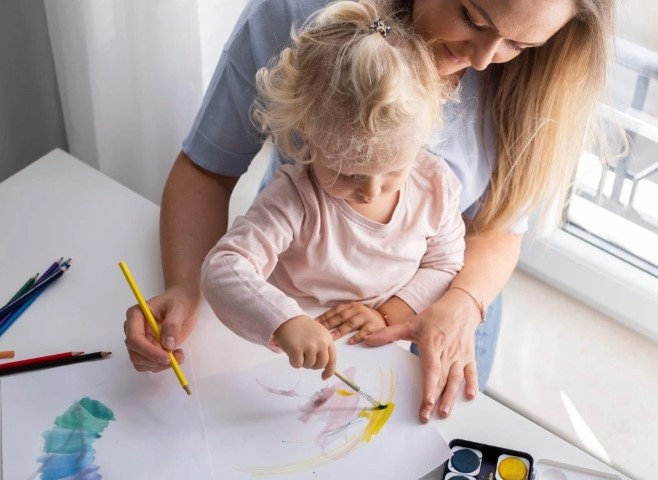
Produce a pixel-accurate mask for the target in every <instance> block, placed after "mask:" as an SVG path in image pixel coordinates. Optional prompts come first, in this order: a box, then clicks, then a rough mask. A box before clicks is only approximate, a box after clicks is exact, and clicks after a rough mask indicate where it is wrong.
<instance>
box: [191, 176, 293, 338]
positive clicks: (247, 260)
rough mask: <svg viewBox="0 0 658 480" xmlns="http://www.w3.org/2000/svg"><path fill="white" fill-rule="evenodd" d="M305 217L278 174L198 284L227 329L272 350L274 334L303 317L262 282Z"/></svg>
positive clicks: (285, 179) (227, 238)
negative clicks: (295, 318)
mask: <svg viewBox="0 0 658 480" xmlns="http://www.w3.org/2000/svg"><path fill="white" fill-rule="evenodd" d="M304 218H305V215H304V207H303V202H302V201H301V200H300V192H298V191H297V189H296V186H295V185H294V183H293V181H292V179H291V178H290V177H289V175H287V174H285V173H283V172H280V173H279V175H277V177H276V178H275V179H274V181H273V182H272V184H271V185H270V186H269V187H268V188H266V189H265V190H264V191H263V192H261V194H260V195H258V197H257V198H256V200H255V201H254V203H253V205H252V206H251V208H249V210H248V211H247V213H246V214H245V216H244V217H238V218H237V219H236V220H235V222H234V224H233V226H232V227H231V228H230V229H229V231H228V232H227V233H226V235H224V236H223V237H222V238H221V239H220V241H219V242H218V243H217V245H215V247H214V248H213V249H212V250H211V251H210V253H209V254H208V256H207V257H206V259H205V261H204V263H203V266H202V268H201V285H202V289H203V293H204V295H205V297H206V299H207V300H208V303H209V304H210V306H211V307H212V309H213V310H214V312H215V314H216V315H217V317H218V318H219V319H220V320H221V321H222V322H223V323H224V324H225V325H226V326H227V327H229V328H230V329H231V330H233V332H235V333H236V334H238V335H240V336H241V337H243V338H245V339H247V340H249V341H251V342H254V343H258V344H261V345H264V346H267V347H269V348H272V347H273V345H272V344H271V340H272V335H273V333H274V331H275V330H276V329H277V328H279V327H280V326H281V324H282V323H283V322H285V321H286V320H288V319H291V318H294V317H298V316H300V315H304V311H303V310H302V309H301V307H300V306H299V305H298V304H297V302H296V301H295V300H294V299H292V298H290V297H288V296H287V295H285V294H284V293H283V292H282V291H281V290H279V289H278V288H276V287H275V286H273V285H271V284H269V283H268V282H267V281H266V279H267V278H268V277H269V276H270V274H271V273H272V271H273V270H274V268H275V266H276V264H277V262H278V257H279V254H281V253H282V252H284V251H285V250H286V249H287V248H288V247H289V245H290V243H291V242H292V240H293V238H294V236H295V235H297V234H298V233H299V231H300V228H301V224H302V222H303V219H304Z"/></svg>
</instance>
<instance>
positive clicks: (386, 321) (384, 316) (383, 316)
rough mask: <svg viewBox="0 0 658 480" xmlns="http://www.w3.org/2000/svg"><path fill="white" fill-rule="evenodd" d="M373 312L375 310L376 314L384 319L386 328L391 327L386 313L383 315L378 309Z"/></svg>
mask: <svg viewBox="0 0 658 480" xmlns="http://www.w3.org/2000/svg"><path fill="white" fill-rule="evenodd" d="M373 310H374V311H375V312H377V313H379V314H380V315H381V316H382V318H383V319H384V323H385V324H386V326H387V327H388V326H389V324H388V315H386V314H385V313H382V312H381V311H380V310H378V309H377V308H374V309H373Z"/></svg>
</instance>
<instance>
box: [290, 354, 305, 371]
mask: <svg viewBox="0 0 658 480" xmlns="http://www.w3.org/2000/svg"><path fill="white" fill-rule="evenodd" d="M288 361H289V362H290V365H291V366H292V367H293V368H301V367H302V366H303V365H304V353H303V352H301V351H294V352H289V353H288Z"/></svg>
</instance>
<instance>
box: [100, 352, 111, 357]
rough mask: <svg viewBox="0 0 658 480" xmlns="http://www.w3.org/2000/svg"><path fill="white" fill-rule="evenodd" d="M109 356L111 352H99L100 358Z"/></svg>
mask: <svg viewBox="0 0 658 480" xmlns="http://www.w3.org/2000/svg"><path fill="white" fill-rule="evenodd" d="M110 355H112V352H101V357H103V358H105V357H109V356H110Z"/></svg>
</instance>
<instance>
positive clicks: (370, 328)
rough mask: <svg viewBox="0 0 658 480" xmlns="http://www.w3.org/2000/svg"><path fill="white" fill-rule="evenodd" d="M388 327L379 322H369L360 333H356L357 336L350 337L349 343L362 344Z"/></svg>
mask: <svg viewBox="0 0 658 480" xmlns="http://www.w3.org/2000/svg"><path fill="white" fill-rule="evenodd" d="M385 326H386V325H381V324H380V323H378V322H374V321H373V322H367V323H366V324H365V325H363V326H362V327H361V328H360V329H359V331H358V332H357V333H356V335H353V336H352V337H350V339H349V340H348V341H347V343H349V344H351V345H354V344H355V343H359V342H362V341H363V339H364V338H366V337H367V336H368V335H370V334H372V333H375V332H377V331H379V330H381V329H382V328H384V327H385Z"/></svg>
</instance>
